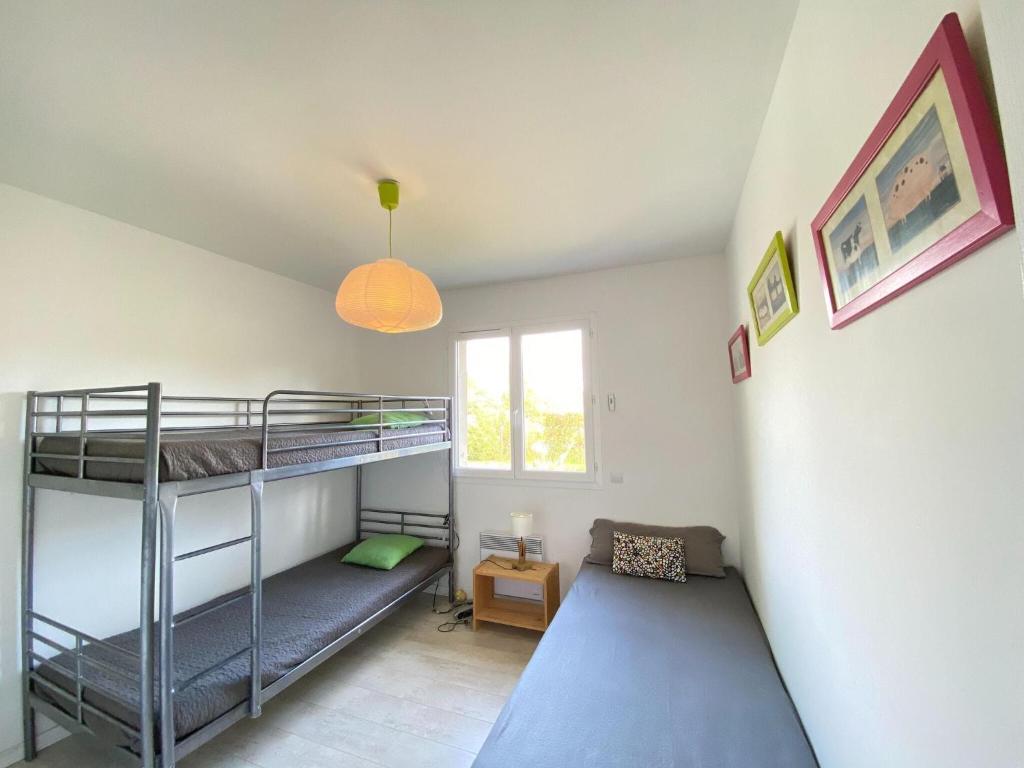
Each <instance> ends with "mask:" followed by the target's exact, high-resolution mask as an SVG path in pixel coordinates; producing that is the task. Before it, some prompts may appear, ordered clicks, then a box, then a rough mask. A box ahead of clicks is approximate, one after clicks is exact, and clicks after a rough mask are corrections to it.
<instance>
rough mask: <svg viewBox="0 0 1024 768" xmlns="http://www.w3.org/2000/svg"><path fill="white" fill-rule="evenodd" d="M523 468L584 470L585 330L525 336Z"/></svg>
mask: <svg viewBox="0 0 1024 768" xmlns="http://www.w3.org/2000/svg"><path fill="white" fill-rule="evenodd" d="M522 367H523V417H524V419H523V422H524V423H523V435H524V440H523V450H524V452H525V457H524V465H525V467H526V469H527V470H528V471H535V472H586V471H587V450H586V430H585V429H584V420H583V332H582V331H581V330H580V329H578V328H577V329H574V330H571V331H553V332H550V333H531V334H524V335H523V337H522Z"/></svg>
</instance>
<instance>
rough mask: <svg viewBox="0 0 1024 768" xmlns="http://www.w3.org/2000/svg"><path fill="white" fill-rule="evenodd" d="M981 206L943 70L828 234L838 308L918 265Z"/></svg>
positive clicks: (826, 241) (839, 211) (839, 209)
mask: <svg viewBox="0 0 1024 768" xmlns="http://www.w3.org/2000/svg"><path fill="white" fill-rule="evenodd" d="M978 208H979V202H978V196H977V190H976V189H975V187H974V185H973V180H972V177H971V173H970V166H969V165H968V163H967V154H966V150H965V149H964V144H963V137H962V136H961V135H960V130H959V126H958V125H957V122H956V116H955V114H954V112H953V107H952V103H951V101H950V97H949V91H948V89H947V86H946V81H945V78H944V77H943V75H942V72H941V71H940V72H938V73H937V74H936V75H935V77H934V78H933V79H932V81H931V82H930V83H929V84H928V86H927V87H926V88H925V89H924V90H923V91H922V92H921V94H920V96H919V97H918V98H917V100H916V101H915V102H914V104H913V105H912V106H911V108H910V109H908V110H907V113H906V114H905V115H904V117H903V120H902V122H901V123H900V124H899V126H897V128H896V129H895V130H894V131H893V132H892V135H891V136H890V137H889V139H888V141H887V142H886V144H885V145H884V146H883V147H882V149H881V150H880V151H879V153H878V155H877V156H876V157H875V159H874V161H873V162H872V163H871V164H870V165H869V166H868V167H867V169H866V170H865V172H864V174H863V176H861V178H860V179H859V180H858V182H857V183H856V184H855V185H854V186H853V188H852V189H851V190H850V192H849V194H848V195H847V196H846V198H845V199H844V200H843V201H842V202H841V203H840V205H839V206H838V207H837V208H836V210H835V212H834V213H833V214H832V217H831V219H829V221H828V223H827V224H826V225H825V226H824V228H823V230H822V234H823V235H824V245H825V254H826V260H827V263H828V267H829V272H830V273H831V287H832V293H833V297H834V299H835V305H836V308H837V309H838V308H841V307H843V306H845V305H846V304H848V303H850V302H851V301H853V300H854V299H856V298H857V297H859V296H861V295H862V294H864V293H865V292H866V291H869V290H870V289H871V288H872V287H874V286H875V285H877V284H878V283H880V282H881V281H882V280H884V279H885V278H886V277H888V276H889V275H891V274H892V273H894V272H896V271H897V270H899V269H900V267H902V266H904V265H905V264H907V263H909V262H910V261H912V260H913V259H914V258H916V257H917V256H919V255H920V254H921V253H923V252H924V251H926V250H927V249H928V248H930V247H931V246H932V245H934V244H935V243H937V242H938V241H939V240H941V239H942V238H943V237H944V236H945V235H947V234H948V233H950V232H952V231H953V230H954V229H956V228H957V227H958V226H960V225H961V224H962V223H963V222H964V221H966V220H967V219H968V218H970V217H971V216H972V215H973V214H974V213H975V212H976V211H977V210H978Z"/></svg>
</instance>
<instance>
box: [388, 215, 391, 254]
mask: <svg viewBox="0 0 1024 768" xmlns="http://www.w3.org/2000/svg"><path fill="white" fill-rule="evenodd" d="M388 258H389V259H390V258H391V209H390V208H388Z"/></svg>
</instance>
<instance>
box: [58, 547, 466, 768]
mask: <svg viewBox="0 0 1024 768" xmlns="http://www.w3.org/2000/svg"><path fill="white" fill-rule="evenodd" d="M353 546H355V545H354V544H349V545H347V546H345V547H343V548H342V549H340V550H336V551H334V552H331V553H329V554H326V555H323V556H322V557H318V558H316V559H315V560H310V561H308V562H306V563H303V564H301V565H298V566H296V567H294V568H291V569H289V570H287V571H282V572H281V573H278V574H276V575H274V576H271V577H270V578H268V579H266V580H265V581H264V582H263V664H262V667H263V669H262V673H263V685H264V686H267V685H270V684H271V683H273V682H274V681H275V680H277V679H278V678H280V677H281V676H283V675H284V674H285V673H286V672H288V671H289V670H291V669H294V668H295V667H296V666H298V665H299V664H300V663H301V662H303V661H305V660H306V659H307V658H309V657H310V656H312V655H313V654H314V653H316V652H317V651H319V650H320V649H322V648H324V647H325V646H327V645H328V644H329V643H331V642H332V641H334V640H336V639H337V638H339V637H341V636H342V635H343V634H345V633H346V632H348V631H349V630H351V629H352V628H353V627H355V626H357V625H358V624H361V623H362V622H363V621H365V620H366V619H368V618H370V617H371V616H373V615H374V614H375V613H377V611H379V610H381V609H382V608H384V607H385V606H386V605H388V604H389V603H391V602H392V601H394V600H396V599H397V598H399V597H401V596H402V595H403V594H404V593H406V592H408V591H409V590H410V589H412V588H413V587H415V586H416V584H418V583H419V582H421V581H423V580H424V579H426V578H428V577H429V576H431V575H432V574H434V573H436V572H437V571H438V570H440V569H441V568H443V567H444V566H445V565H446V564H447V563H448V550H447V549H445V548H442V547H431V546H424V547H421V548H420V549H418V550H417V551H416V552H413V553H412V554H411V555H409V556H408V557H407V558H406V559H405V560H403V561H402V562H401V563H399V564H398V565H397V566H395V568H394V569H392V570H390V571H379V570H376V569H373V568H364V567H361V566H357V565H346V564H343V563H341V557H342V556H343V555H344V554H345V553H346V552H347V551H348V550H349V549H351V548H352V547H353ZM204 607H206V606H198V607H197V608H194V609H192V610H191V611H187V612H185V613H183V614H181V615H180V616H179V617H177V620H179V621H180V620H181V619H182V618H184V617H187V616H189V615H193V614H195V613H198V612H200V611H202V610H203V609H204ZM108 642H110V643H113V644H114V645H116V646H118V647H122V648H128V649H131V650H133V651H134V650H137V649H138V631H137V630H136V631H132V632H126V633H124V634H120V635H116V636H114V637H111V638H108ZM248 644H249V600H248V599H242V600H239V601H238V602H236V603H233V604H231V605H228V606H225V607H223V608H220V609H218V610H216V611H213V612H211V613H209V614H207V615H206V616H203V617H201V618H198V619H196V620H194V621H191V622H189V623H187V624H184V625H182V626H180V627H176V628H175V630H174V669H175V683H176V685H177V686H178V688H179V689H181V688H182V687H183V685H184V683H185V682H186V681H187V680H189V679H190V678H192V677H193V676H194V675H196V674H198V673H199V672H202V671H203V670H204V669H207V668H209V667H211V666H213V665H215V664H216V663H218V662H219V661H222V660H224V659H226V658H229V657H230V656H231V655H232V654H235V653H237V652H238V651H239V650H241V649H243V648H245V647H246V646H247V645H248ZM87 655H88V656H91V657H96V658H99V659H100V660H101V661H105V662H107V663H109V664H114V665H116V666H118V667H119V668H122V669H126V670H127V671H133V670H131V669H130V668H129V667H127V666H126V664H125V660H124V659H123V658H122V657H121V656H120V655H118V654H116V653H113V652H111V651H109V650H106V649H103V648H97V647H95V646H90V647H88V648H87ZM54 661H55V662H56V663H58V664H62V665H64V666H65V667H67V668H73V666H74V663H73V660H72V659H71V658H68V657H61V656H58V657H55V659H54ZM154 666H155V665H154ZM84 669H85V671H86V674H87V676H88V677H89V678H90V679H92V680H94V681H96V682H97V683H99V684H100V685H101V686H102V687H104V688H106V689H108V690H109V691H110V692H112V693H114V694H116V698H118V699H122V700H125V701H127V702H130V703H131V707H127V706H125V705H123V704H119V703H117V702H116V701H115V700H113V697H111V696H109V695H104V693H103V692H99V691H96V690H88V689H87V690H86V694H85V700H86V701H88V702H91V703H94V704H96V705H98V706H100V707H101V708H102V709H103V710H104V711H105V712H108V713H112V714H115V715H116V716H117V717H119V718H120V719H121V720H123V721H124V722H127V723H129V724H130V725H133V726H135V727H138V715H137V710H138V701H139V694H138V686H137V684H131V683H129V682H128V681H127V680H125V679H122V677H120V676H118V675H114V674H111V673H109V672H106V671H104V670H101V669H97V668H94V667H92V666H91V665H89V664H85V665H84ZM135 671H137V670H135ZM40 672H41V674H43V675H44V676H45V677H47V678H48V679H51V680H54V681H57V682H60V683H62V685H63V686H64V687H65V688H68V687H70V690H71V691H74V687H73V685H71V683H70V682H69V680H68V678H67V677H65V676H63V675H61V674H60V673H59V672H58V671H55V670H54V669H53V668H52V667H50V666H43V667H42V668H41V669H40ZM157 679H159V670H157ZM248 686H249V658H248V655H246V656H243V657H241V658H239V659H236V660H235V661H233V662H232V663H230V664H228V665H227V666H225V667H223V668H222V669H220V670H218V671H217V672H214V673H212V674H210V675H208V676H206V677H203V678H201V679H200V680H198V681H197V682H195V683H194V684H193V685H191V686H189V687H187V688H184V690H180V691H179V693H178V694H177V695H176V697H175V708H174V726H175V731H176V735H177V737H178V738H179V739H180V738H183V737H185V736H187V735H188V734H190V733H192V732H193V731H195V730H197V729H198V728H200V727H202V726H203V725H205V724H207V723H209V722H211V721H212V720H214V719H216V718H217V717H218V716H220V715H223V714H224V713H225V712H227V711H229V710H230V709H232V708H234V707H235V706H236V705H238V704H240V703H241V702H243V701H245V700H246V699H247V698H248ZM38 692H39V693H40V694H41V695H43V696H44V697H45V698H47V699H49V700H50V701H51V703H54V704H57V705H59V706H60V705H63V708H64V709H65V710H67V709H68V708H69V705H68V704H67V703H66V702H64V701H63V700H62V699H61V698H59V695H58V694H47V691H46V689H45V687H39V690H38ZM86 722H87V723H88V724H89V725H90V727H93V728H94V729H95V730H97V731H98V732H100V733H101V735H103V736H104V737H106V738H107V739H108V740H111V741H114V742H115V743H117V744H118V745H119V746H126V747H128V748H130V749H133V750H135V751H138V750H137V747H138V745H137V744H135V743H134V742H132V741H131V740H130V739H128V738H127V737H126V736H125V735H124V734H123V732H121V731H119V730H115V729H114V727H113V726H110V725H107V724H105V723H104V722H103V721H101V720H99V719H98V718H96V717H94V716H92V717H91V716H89V715H86ZM157 743H158V744H159V734H158V736H157Z"/></svg>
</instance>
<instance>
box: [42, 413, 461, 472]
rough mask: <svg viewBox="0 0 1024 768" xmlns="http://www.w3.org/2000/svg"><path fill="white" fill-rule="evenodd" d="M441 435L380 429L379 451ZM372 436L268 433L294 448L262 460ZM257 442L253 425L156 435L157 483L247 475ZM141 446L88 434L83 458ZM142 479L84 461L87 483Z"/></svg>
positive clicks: (326, 453)
mask: <svg viewBox="0 0 1024 768" xmlns="http://www.w3.org/2000/svg"><path fill="white" fill-rule="evenodd" d="M443 433H444V430H443V428H441V425H437V424H425V425H422V426H418V427H407V428H402V429H398V428H394V427H385V428H384V435H385V440H384V450H385V451H391V450H397V449H400V448H411V447H413V446H420V445H429V444H431V443H442V442H444V434H443ZM376 437H377V431H376V430H375V429H365V430H350V429H316V430H312V429H311V430H308V431H302V432H299V431H296V432H287V433H280V432H279V433H271V435H270V440H269V442H270V445H269V447H270V448H271V449H274V448H292V449H295V450H287V451H281V452H279V453H270V454H268V459H267V461H268V464H269V466H270V467H271V468H275V467H285V466H292V465H297V464H313V463H316V462H320V461H328V460H331V459H343V458H348V457H350V456H360V455H363V454H368V453H377V451H378V447H379V445H378V443H377V442H376V440H375V439H374V438H376ZM78 441H79V437H78V435H72V436H68V437H63V436H60V437H44V438H42V439H40V441H39V444H38V451H39V452H40V453H49V454H68V455H73V456H77V455H78V445H79V442H78ZM262 443H263V431H262V429H260V428H259V427H251V428H239V429H219V430H207V431H198V432H165V433H163V434H161V435H160V481H161V482H169V481H180V480H196V479H199V478H203V477H213V476H215V475H230V474H234V473H236V472H251V471H253V470H256V469H259V468H260V465H261V462H262V453H263V448H262ZM145 447H146V445H145V438H144V437H143V436H142V435H139V434H118V433H110V434H107V435H103V436H89V438H88V440H87V442H86V446H85V455H86V456H105V457H113V458H125V459H141V458H143V457H144V456H145ZM35 471H36V472H40V473H43V474H49V475H62V476H64V477H78V460H77V459H54V458H45V459H36V466H35ZM144 476H145V466H144V465H143V464H132V463H114V462H107V461H87V462H85V477H86V478H88V479H90V480H110V481H115V482H124V483H141V482H143V479H144Z"/></svg>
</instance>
